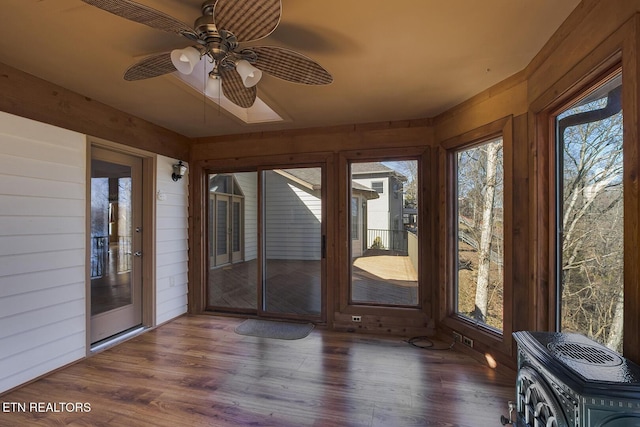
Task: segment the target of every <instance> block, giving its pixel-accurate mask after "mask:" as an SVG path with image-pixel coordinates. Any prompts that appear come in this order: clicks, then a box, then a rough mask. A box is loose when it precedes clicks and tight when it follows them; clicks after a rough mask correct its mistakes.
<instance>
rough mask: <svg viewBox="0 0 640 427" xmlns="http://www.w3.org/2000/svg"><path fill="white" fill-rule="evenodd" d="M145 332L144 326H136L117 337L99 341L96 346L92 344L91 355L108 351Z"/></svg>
mask: <svg viewBox="0 0 640 427" xmlns="http://www.w3.org/2000/svg"><path fill="white" fill-rule="evenodd" d="M144 330H145V327H144V326H136V327H134V328H131V329H127V330H126V331H123V332H121V333H119V334H117V335H113V336H111V337H109V338H105V339H103V340H102V341H98V342H96V343H95V344H91V353H92V354H93V353H98V352H100V351H103V350H106V349H108V348H110V347H113V346H114V345H117V344H120V343H121V342H123V341H126V340H128V339H130V338H133V337H135V336H136V335H139V334H140V333H142V332H143V331H144Z"/></svg>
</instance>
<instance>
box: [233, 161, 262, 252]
mask: <svg viewBox="0 0 640 427" xmlns="http://www.w3.org/2000/svg"><path fill="white" fill-rule="evenodd" d="M234 176H235V178H236V181H237V182H238V185H239V186H240V188H241V189H242V193H243V194H244V260H245V261H251V260H253V259H256V258H257V257H258V173H257V172H242V173H235V174H234Z"/></svg>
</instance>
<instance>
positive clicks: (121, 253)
mask: <svg viewBox="0 0 640 427" xmlns="http://www.w3.org/2000/svg"><path fill="white" fill-rule="evenodd" d="M117 248H118V253H117V254H116V258H115V259H110V258H109V254H110V251H109V236H93V237H91V278H92V279H95V278H98V277H102V276H107V275H109V274H110V273H111V274H114V273H126V272H127V271H130V270H131V236H120V237H118V247H117ZM114 261H117V264H115V265H114V264H111V263H113V262H114Z"/></svg>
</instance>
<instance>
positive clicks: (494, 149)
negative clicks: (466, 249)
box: [475, 141, 502, 322]
mask: <svg viewBox="0 0 640 427" xmlns="http://www.w3.org/2000/svg"><path fill="white" fill-rule="evenodd" d="M501 146H502V141H493V142H490V143H488V144H487V145H486V176H485V179H486V181H485V186H484V197H483V200H482V205H483V206H482V227H481V234H480V246H479V251H478V280H477V283H476V300H475V306H476V310H477V311H478V313H477V314H476V317H477V318H478V320H480V321H482V322H484V321H486V318H487V309H488V295H489V268H490V266H491V241H492V240H493V217H494V209H493V207H494V202H495V193H496V175H497V170H498V153H499V151H500V148H501Z"/></svg>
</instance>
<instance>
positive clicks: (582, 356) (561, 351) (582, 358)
mask: <svg viewBox="0 0 640 427" xmlns="http://www.w3.org/2000/svg"><path fill="white" fill-rule="evenodd" d="M548 348H549V350H551V352H552V353H553V354H554V355H556V356H558V357H561V358H563V359H570V360H574V361H576V362H581V363H588V364H590V365H600V366H618V365H620V364H621V363H622V358H621V357H620V356H618V355H617V354H616V353H613V352H608V351H606V350H604V349H603V348H601V347H595V346H591V345H585V344H577V343H573V342H563V343H550V344H549V345H548Z"/></svg>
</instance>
